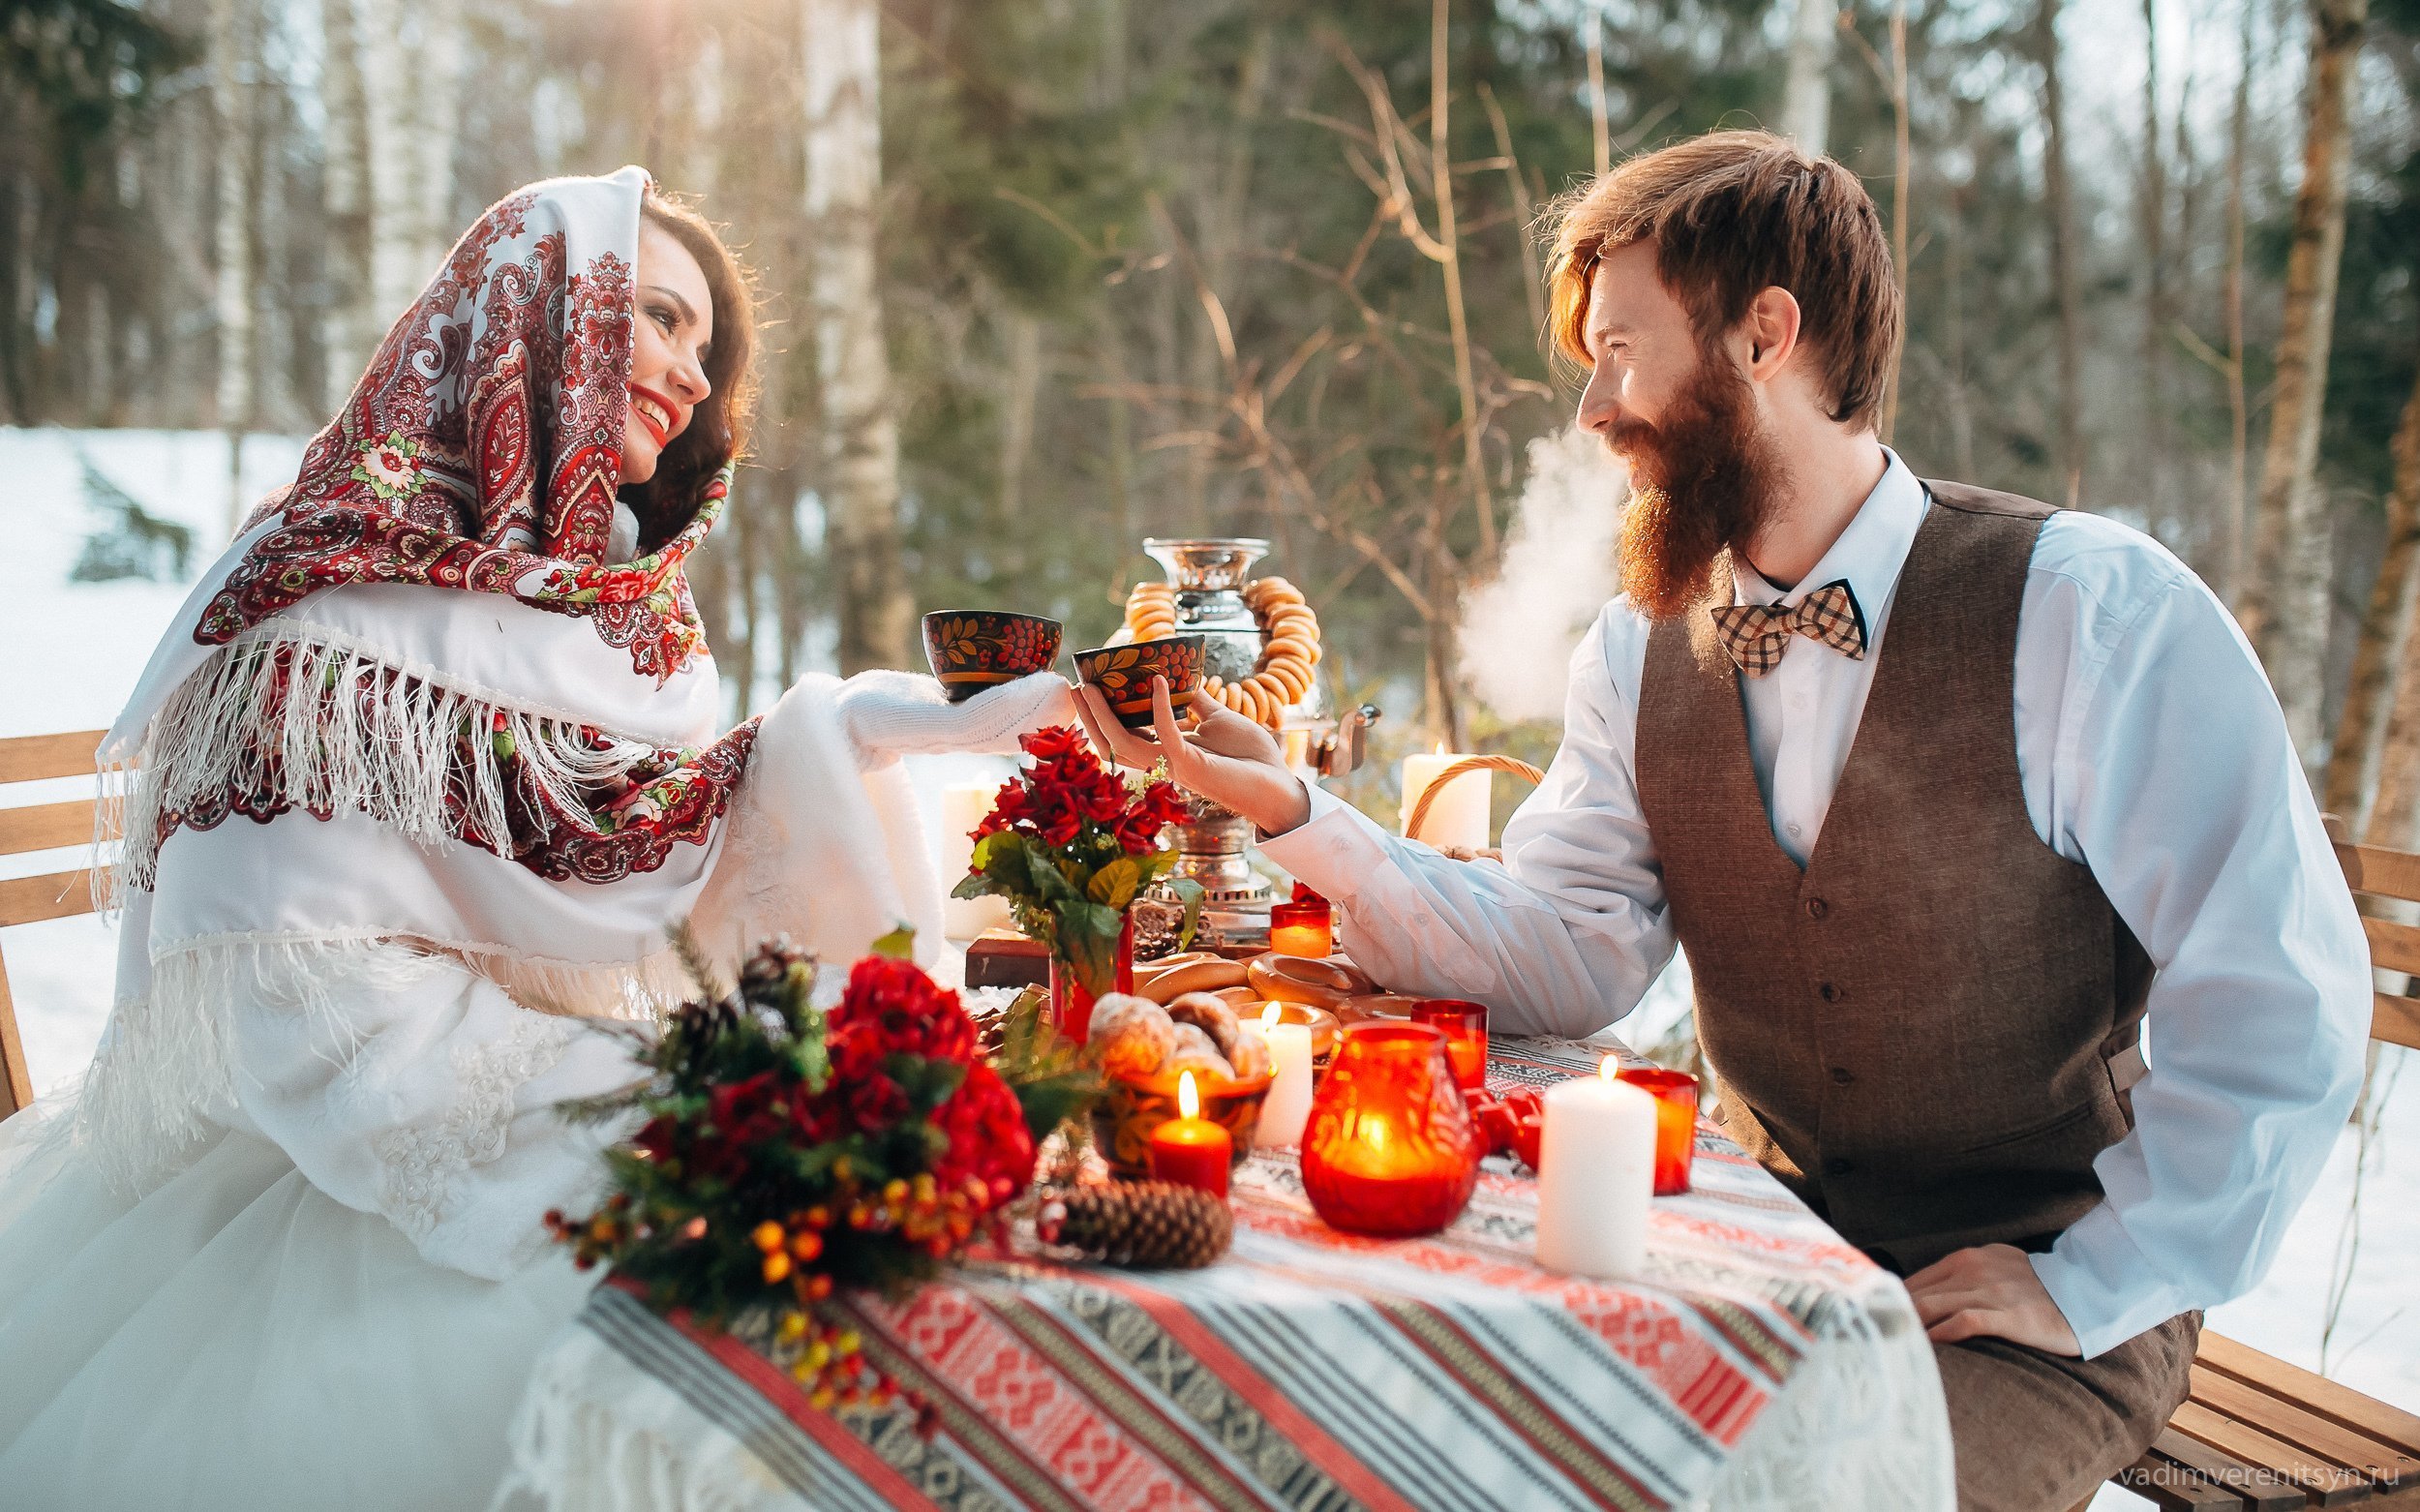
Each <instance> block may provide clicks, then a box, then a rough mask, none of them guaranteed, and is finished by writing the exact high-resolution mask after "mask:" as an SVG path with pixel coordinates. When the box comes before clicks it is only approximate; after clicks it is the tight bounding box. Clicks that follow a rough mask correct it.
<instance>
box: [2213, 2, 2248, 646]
mask: <svg viewBox="0 0 2420 1512" xmlns="http://www.w3.org/2000/svg"><path fill="white" fill-rule="evenodd" d="M2243 6H2244V14H2243V18H2242V32H2241V36H2240V40H2239V42H2238V61H2237V66H2236V73H2235V111H2234V116H2233V118H2232V119H2231V120H2230V122H2229V123H2228V126H2227V139H2226V284H2225V288H2224V291H2223V297H2224V300H2225V303H2226V369H2225V374H2226V414H2227V472H2226V479H2227V500H2226V558H2225V561H2226V577H2225V580H2224V582H2223V583H2222V584H2221V586H2220V590H2219V596H2220V597H2222V598H2223V599H2224V600H2226V602H2227V603H2228V604H2229V605H2230V606H2232V605H2235V604H2239V603H2241V602H2242V598H2243V591H2244V505H2245V493H2246V489H2245V470H2246V468H2247V467H2248V465H2249V462H2250V458H2251V456H2252V400H2251V396H2250V395H2249V394H2248V393H2247V392H2246V391H2245V386H2244V176H2245V174H2246V172H2247V171H2249V164H2250V161H2251V155H2252V153H2251V140H2252V58H2253V53H2252V17H2253V6H2252V0H2243Z"/></svg>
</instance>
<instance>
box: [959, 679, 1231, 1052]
mask: <svg viewBox="0 0 2420 1512" xmlns="http://www.w3.org/2000/svg"><path fill="white" fill-rule="evenodd" d="M1018 743H1020V744H1021V745H1023V746H1024V747H1025V754H1026V755H1028V756H1030V757H1032V758H1033V762H1032V765H1031V766H1029V767H1028V768H1026V770H1024V771H1020V772H1018V773H1017V775H1016V776H1015V777H1014V778H1013V780H1011V781H1010V782H1008V783H1007V784H1006V785H1004V786H1003V787H1002V788H1001V789H1000V794H999V796H998V797H997V798H995V799H994V800H993V801H992V808H991V813H990V815H989V816H988V817H986V818H985V819H984V820H983V824H982V826H981V827H979V828H978V829H977V830H976V831H975V833H974V840H975V856H974V861H973V863H972V864H971V865H970V867H969V868H968V871H967V874H966V877H965V879H964V880H963V881H961V882H959V883H958V885H957V888H956V890H955V891H954V892H953V893H952V894H951V895H952V896H953V897H983V896H984V895H986V894H991V895H996V896H1000V897H1005V898H1007V899H1008V900H1009V909H1010V912H1011V913H1012V914H1013V915H1014V916H1015V919H1016V926H1017V927H1018V928H1019V929H1022V930H1023V931H1024V932H1025V933H1026V934H1027V935H1028V936H1029V937H1031V938H1033V939H1036V940H1040V941H1041V942H1042V943H1043V944H1044V945H1045V946H1047V947H1049V950H1050V956H1051V963H1052V970H1053V972H1054V973H1057V972H1060V971H1062V970H1064V971H1065V972H1067V973H1068V974H1070V975H1072V976H1073V977H1074V985H1075V986H1076V987H1078V988H1080V989H1081V998H1080V1003H1081V1005H1082V1012H1081V1013H1073V1014H1070V1013H1064V1012H1063V1013H1062V1019H1061V1022H1060V1025H1059V1027H1060V1028H1061V1029H1062V1030H1064V1031H1066V1032H1067V1033H1068V1034H1070V1035H1072V1036H1074V1038H1077V1039H1081V1038H1082V1036H1083V1032H1084V1025H1083V1024H1082V1023H1081V1022H1080V1021H1078V1020H1079V1019H1080V1018H1081V1017H1083V1016H1086V1015H1088V1014H1089V1012H1090V1004H1091V1001H1092V999H1093V998H1094V997H1097V996H1099V995H1100V994H1102V993H1104V992H1107V991H1111V990H1113V989H1114V988H1116V987H1117V986H1118V985H1119V984H1120V983H1119V981H1118V974H1119V972H1118V968H1119V958H1120V945H1121V942H1122V941H1123V940H1124V939H1125V937H1126V911H1127V909H1128V907H1129V906H1130V905H1132V904H1133V903H1134V897H1135V894H1137V893H1139V892H1142V891H1143V890H1144V889H1145V888H1148V887H1150V886H1151V885H1152V884H1153V883H1155V882H1158V881H1159V880H1160V879H1161V878H1163V877H1165V876H1166V875H1167V872H1168V868H1169V867H1171V866H1173V865H1175V864H1176V853H1175V852H1174V851H1171V850H1163V849H1162V848H1161V846H1160V832H1161V831H1162V830H1164V829H1165V828H1166V827H1167V826H1168V825H1170V824H1173V823H1174V822H1176V821H1177V820H1179V819H1182V818H1184V817H1185V800H1184V798H1183V796H1182V795H1181V794H1179V793H1178V792H1177V790H1176V788H1175V787H1174V786H1173V785H1171V784H1169V783H1167V782H1165V781H1156V780H1152V779H1149V778H1137V779H1134V780H1133V781H1129V780H1127V779H1125V778H1121V777H1120V776H1119V775H1118V774H1117V773H1116V772H1114V771H1110V770H1109V769H1107V768H1106V767H1104V766H1103V765H1102V764H1101V762H1100V759H1099V758H1098V757H1096V756H1094V755H1093V753H1092V747H1091V746H1090V745H1089V744H1087V743H1086V742H1085V740H1084V737H1083V734H1082V732H1080V731H1078V730H1076V729H1074V727H1073V726H1069V725H1055V726H1053V727H1051V728H1049V729H1047V730H1040V731H1037V732H1035V733H1034V734H1032V735H1028V736H1025V737H1023V738H1022V739H1021V740H1020V741H1019V742H1018ZM1178 891H1179V892H1181V893H1183V894H1185V899H1186V928H1185V931H1184V932H1185V935H1186V937H1187V938H1190V936H1191V934H1192V924H1193V922H1194V919H1195V917H1196V910H1197V909H1198V907H1199V903H1200V897H1201V890H1200V888H1199V886H1198V885H1196V884H1192V883H1185V884H1183V885H1181V886H1179V887H1178ZM1179 948H1180V949H1181V948H1182V943H1180V946H1179ZM1057 995H1058V994H1057V993H1056V992H1055V991H1054V996H1057Z"/></svg>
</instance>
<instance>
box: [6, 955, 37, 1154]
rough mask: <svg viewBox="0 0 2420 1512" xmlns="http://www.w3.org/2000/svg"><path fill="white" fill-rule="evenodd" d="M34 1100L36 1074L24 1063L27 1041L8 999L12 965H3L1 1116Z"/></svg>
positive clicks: (7, 1114)
mask: <svg viewBox="0 0 2420 1512" xmlns="http://www.w3.org/2000/svg"><path fill="white" fill-rule="evenodd" d="M33 1103H34V1074H33V1073H32V1072H31V1071H30V1070H28V1069H27V1067H26V1065H25V1042H24V1041H23V1040H22V1039H21V1038H19V1037H18V1035H17V1032H16V1010H15V1006H14V1005H13V1004H12V1003H11V1002H10V1000H9V969H8V967H7V966H6V965H0V1118H7V1117H8V1116H9V1115H10V1114H12V1113H15V1112H16V1111H17V1110H19V1109H20V1108H26V1107H31V1106H32V1105H33Z"/></svg>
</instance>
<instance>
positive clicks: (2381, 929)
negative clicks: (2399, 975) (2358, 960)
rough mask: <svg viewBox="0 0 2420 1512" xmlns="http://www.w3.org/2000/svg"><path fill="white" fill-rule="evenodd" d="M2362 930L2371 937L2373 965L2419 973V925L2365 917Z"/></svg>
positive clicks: (2380, 967) (2371, 962)
mask: <svg viewBox="0 0 2420 1512" xmlns="http://www.w3.org/2000/svg"><path fill="white" fill-rule="evenodd" d="M2361 932H2362V933H2363V934H2364V935H2366V936H2368V937H2369V940H2370V964H2371V965H2373V966H2375V967H2377V968H2378V969H2379V970H2380V971H2406V972H2420V924H2399V923H2395V922H2391V921H2389V920H2384V919H2371V918H2368V917H2366V916H2365V917H2364V918H2363V919H2362V921H2361Z"/></svg>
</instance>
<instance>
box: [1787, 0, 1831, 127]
mask: <svg viewBox="0 0 2420 1512" xmlns="http://www.w3.org/2000/svg"><path fill="white" fill-rule="evenodd" d="M1839 37H1840V0H1799V11H1798V17H1797V20H1796V21H1795V23H1794V24H1793V25H1792V26H1791V28H1790V73H1789V76H1788V78H1787V80H1786V81H1785V82H1784V84H1783V85H1782V91H1781V130H1782V135H1784V136H1788V137H1789V138H1790V139H1791V140H1792V141H1795V142H1797V143H1798V144H1799V146H1800V149H1801V150H1803V151H1806V152H1810V153H1816V154H1821V153H1822V152H1823V151H1824V142H1825V138H1826V136H1827V135H1828V134H1829V133H1830V130H1831V53H1832V47H1833V45H1835V44H1836V43H1837V42H1838V41H1839Z"/></svg>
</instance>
